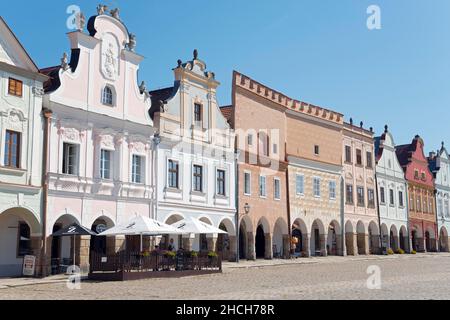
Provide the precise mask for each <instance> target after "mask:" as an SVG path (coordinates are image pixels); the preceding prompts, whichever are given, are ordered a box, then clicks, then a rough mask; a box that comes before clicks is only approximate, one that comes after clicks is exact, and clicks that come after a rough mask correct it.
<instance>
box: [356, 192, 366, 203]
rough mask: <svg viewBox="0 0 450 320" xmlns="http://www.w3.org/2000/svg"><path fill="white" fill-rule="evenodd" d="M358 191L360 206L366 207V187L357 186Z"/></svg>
mask: <svg viewBox="0 0 450 320" xmlns="http://www.w3.org/2000/svg"><path fill="white" fill-rule="evenodd" d="M356 193H357V197H358V206H359V207H365V201H364V187H357V189H356Z"/></svg>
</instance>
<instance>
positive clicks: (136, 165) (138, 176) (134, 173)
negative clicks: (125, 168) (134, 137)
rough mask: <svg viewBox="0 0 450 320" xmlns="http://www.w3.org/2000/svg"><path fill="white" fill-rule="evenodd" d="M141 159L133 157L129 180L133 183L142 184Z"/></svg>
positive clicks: (136, 156) (140, 157)
mask: <svg viewBox="0 0 450 320" xmlns="http://www.w3.org/2000/svg"><path fill="white" fill-rule="evenodd" d="M142 160H143V157H142V156H138V155H135V154H134V155H133V163H132V168H131V180H132V182H133V183H143V182H144V179H143V171H144V170H143V161H142Z"/></svg>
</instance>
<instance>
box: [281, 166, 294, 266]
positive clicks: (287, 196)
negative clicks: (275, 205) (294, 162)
mask: <svg viewBox="0 0 450 320" xmlns="http://www.w3.org/2000/svg"><path fill="white" fill-rule="evenodd" d="M286 160H287V159H286ZM280 188H281V186H280ZM286 205H287V209H286V211H287V223H288V236H289V251H288V254H289V255H288V254H285V256H286V257H289V258H290V257H291V240H292V223H291V201H290V193H289V166H288V167H287V168H286Z"/></svg>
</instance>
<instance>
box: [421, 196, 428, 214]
mask: <svg viewBox="0 0 450 320" xmlns="http://www.w3.org/2000/svg"><path fill="white" fill-rule="evenodd" d="M422 208H423V212H425V213H427V212H428V199H427V197H426V196H424V197H423V207H422Z"/></svg>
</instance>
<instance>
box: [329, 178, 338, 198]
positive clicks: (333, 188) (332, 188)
mask: <svg viewBox="0 0 450 320" xmlns="http://www.w3.org/2000/svg"><path fill="white" fill-rule="evenodd" d="M332 191H333V192H332ZM336 191H337V189H336V181H333V180H330V181H329V182H328V193H329V195H330V200H336V195H337V193H336ZM333 194H334V196H333Z"/></svg>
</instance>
